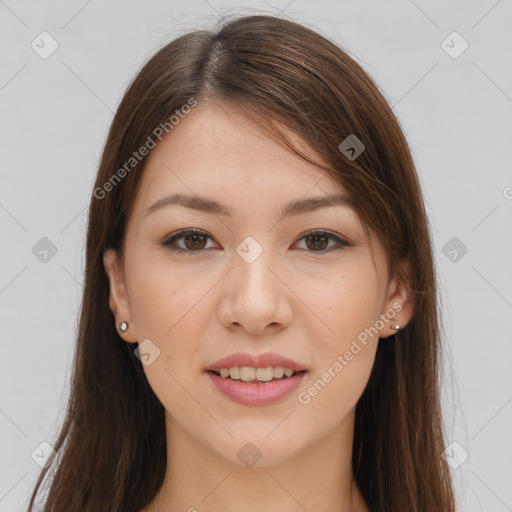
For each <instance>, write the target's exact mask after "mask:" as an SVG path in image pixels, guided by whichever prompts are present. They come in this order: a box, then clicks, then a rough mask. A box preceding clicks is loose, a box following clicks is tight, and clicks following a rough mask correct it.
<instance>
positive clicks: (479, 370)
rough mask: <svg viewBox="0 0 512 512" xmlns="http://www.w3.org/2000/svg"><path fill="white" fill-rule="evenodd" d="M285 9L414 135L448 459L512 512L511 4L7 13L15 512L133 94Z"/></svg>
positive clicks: (8, 353)
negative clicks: (141, 75) (120, 121)
mask: <svg viewBox="0 0 512 512" xmlns="http://www.w3.org/2000/svg"><path fill="white" fill-rule="evenodd" d="M281 11H283V12H286V14H288V15H289V16H291V17H293V19H295V20H297V21H299V22H305V23H308V24H310V25H311V26H313V27H315V28H316V29H317V30H318V31H320V32H321V33H323V34H324V35H327V36H329V37H331V38H333V39H334V40H335V41H337V42H338V43H339V44H341V45H342V46H343V47H344V48H345V49H346V50H347V51H349V52H350V54H351V55H352V56H354V57H355V58H356V60H357V61H358V62H359V63H360V64H361V65H362V66H363V67H364V68H365V69H366V70H367V71H368V72H369V73H370V74H371V76H372V77H373V78H374V79H375V80H376V81H377V83H378V84H379V85H380V87H381V88H382V89H383V91H384V92H385V94H386V96H387V98H388V99H389V101H390V103H391V104H392V105H393V107H394V110H395V112H396V114H397V116H398V118H399V120H400V122H401V124H402V126H403V128H404V130H405V132H406V134H407V137H408V139H409V141H410V143H411V148H412V150H413V153H414V158H415V161H416V163H417V166H418V170H419V172H420V175H421V180H422V185H423V188H424V194H425V198H426V202H427V206H428V212H429V217H430V222H431V226H432V232H433V237H434V244H435V253H436V260H437V264H438V269H439V284H440V287H441V301H442V308H443V316H444V322H445V323H444V325H445V334H446V339H447V342H448V343H447V359H446V367H445V387H444V391H443V401H444V403H445V404H446V405H445V415H446V422H447V426H448V440H449V442H453V441H455V442H457V443H458V444H457V445H452V446H451V447H450V448H449V457H450V460H451V461H452V463H453V464H454V465H459V464H460V462H461V461H462V459H463V458H464V455H465V453H466V451H467V453H468V454H469V457H468V458H467V460H465V461H464V462H463V463H462V464H460V465H459V467H458V468H456V469H454V470H453V474H454V476H455V479H456V484H457V492H458V497H459V500H460V508H461V510H464V511H480V510H482V511H496V512H501V511H506V510H512V486H511V485H510V484H511V482H512V443H511V442H510V433H511V432H512V428H511V424H512V403H511V402H512V372H511V360H512V357H511V356H512V339H511V334H510V333H511V332H512V329H511V327H512V314H511V313H512V266H511V261H512V258H511V256H512V240H511V236H510V235H511V233H512V231H511V229H510V228H511V216H512V172H511V166H510V161H511V153H512V149H511V141H512V123H511V120H512V119H511V114H512V99H511V97H512V62H511V60H510V55H511V46H512V31H511V30H510V28H511V27H512V23H511V22H512V2H511V0H500V1H495V0H489V1H487V0H485V1H472V2H467V1H459V2H456V1H452V2H449V3H447V2H441V1H435V2H433V1H431V2H427V1H426V0H424V1H420V0H416V1H412V0H402V1H398V0H396V1H392V2H377V1H374V2H369V1H341V2H334V1H333V0H316V1H315V2H306V1H304V0H295V1H291V2H289V0H287V1H286V2H280V1H278V0H274V2H273V3H272V5H271V4H268V3H266V4H264V3H258V2H237V3H232V2H229V1H217V0H209V1H206V0H187V1H179V2H164V1H153V2H142V1H139V2H137V1H124V2H121V1H112V0H109V1H102V2H100V1H98V0H89V1H84V0H73V1H68V2H53V3H51V2H36V1H24V0H19V1H18V0H6V1H0V38H1V46H0V48H1V50H0V70H1V75H0V108H1V114H0V115H1V117H0V119H1V127H0V130H1V132H0V139H1V156H0V162H1V179H2V186H1V188H0V226H1V241H2V243H1V246H0V256H1V262H2V263H1V265H0V314H1V322H0V329H1V337H0V339H1V343H2V350H1V358H0V365H1V366H0V383H1V386H0V390H1V395H0V449H1V458H0V461H1V462H0V464H1V467H0V512H7V511H9V512H13V511H21V510H24V507H25V506H26V502H27V497H28V496H29V492H30V491H31V489H32V486H33V484H34V482H35V480H36V477H37V475H38V470H39V466H37V464H36V462H35V461H34V460H33V459H32V457H31V454H32V453H33V451H34V450H36V453H38V452H37V449H39V450H41V448H38V446H39V444H40V443H41V442H42V441H45V440H47V441H50V442H51V441H52V439H53V436H54V433H55V431H56V428H57V424H58V422H59V421H60V420H62V418H63V408H64V405H65V402H66V399H67V396H68V392H69V389H68V386H67V382H68V379H69V376H70V365H71V359H72V355H73V349H74V332H75V327H76V318H77V312H78V306H79V303H80V299H81V292H82V285H81V282H82V278H83V267H84V237H85V226H86V217H87V205H88V201H89V197H90V194H91V192H92V185H93V178H94V175H95V172H96V168H97V165H98V160H99V156H100V151H101V148H102V144H103V141H104V138H105V136H106V133H107V130H108V127H109V123H110V121H111V118H112V115H113V111H114V110H115V108H116V106H117V104H118V102H119V100H120V98H121V96H122V94H123V92H124V90H125V88H126V86H127V84H128V82H129V80H130V79H131V78H132V77H133V75H134V73H135V72H136V70H137V69H138V68H139V66H140V65H141V64H142V63H143V62H144V61H145V60H146V59H147V58H148V57H149V56H150V55H151V54H152V53H153V52H154V51H155V50H156V49H157V48H159V47H160V46H161V45H163V44H164V43H166V42H167V41H168V40H170V39H171V38H173V37H175V36H177V35H180V34H181V33H183V32H185V31H188V30H190V29H193V28H196V27H200V26H205V25H209V24H212V23H214V22H215V21H216V20H217V19H218V17H219V14H223V13H240V14H250V13H260V12H266V13H273V14H279V12H281ZM43 31H47V32H48V33H49V34H51V36H52V37H53V38H54V39H55V40H56V41H57V43H58V48H57V50H56V51H55V52H54V53H53V54H52V55H50V56H49V57H48V58H46V59H43V58H42V57H41V56H40V54H38V53H36V51H34V50H33V49H32V47H31V43H32V41H35V43H34V44H38V45H39V47H42V46H43V44H44V48H45V49H46V50H48V49H49V48H50V40H49V39H45V40H44V43H41V38H42V37H39V34H40V33H41V32H43ZM453 31H457V32H458V33H459V34H460V35H461V36H462V37H463V38H464V40H466V41H467V42H468V44H469V47H468V48H467V50H466V51H464V52H463V53H462V54H461V55H459V56H457V58H453V56H450V55H449V54H448V53H447V51H445V49H447V48H446V45H449V46H451V47H452V48H451V49H449V51H451V52H452V54H453V53H454V52H456V53H458V52H459V51H460V49H462V46H461V44H462V41H461V40H457V39H453V36H451V38H448V40H447V42H446V43H445V44H444V45H443V44H442V42H443V40H445V39H446V38H447V36H448V35H449V34H451V33H452V32H453ZM44 37H47V36H44ZM452 41H453V42H452ZM39 51H42V48H39ZM43 237H47V238H48V239H49V240H51V242H52V243H53V244H54V245H55V246H56V248H57V252H56V254H54V255H52V253H51V252H49V253H48V255H47V256H46V259H47V261H46V262H44V261H41V259H40V258H42V257H43V256H44V253H38V250H41V248H40V247H39V246H36V249H34V251H33V247H34V246H35V245H36V244H37V243H38V242H39V241H40V239H41V238H43ZM453 237H456V238H455V239H453ZM39 243H41V244H44V243H47V242H39ZM447 244H448V245H447ZM464 247H466V248H467V252H466V253H465V254H464ZM454 251H455V252H454ZM34 252H35V253H36V254H34ZM36 458H37V457H36ZM77 463H78V464H79V461H77Z"/></svg>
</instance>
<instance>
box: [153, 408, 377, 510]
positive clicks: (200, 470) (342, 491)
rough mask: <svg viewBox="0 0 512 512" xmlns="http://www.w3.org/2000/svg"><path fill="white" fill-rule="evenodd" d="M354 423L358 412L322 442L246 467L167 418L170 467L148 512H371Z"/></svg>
mask: <svg viewBox="0 0 512 512" xmlns="http://www.w3.org/2000/svg"><path fill="white" fill-rule="evenodd" d="M353 425H354V411H352V412H351V413H349V414H348V415H347V416H346V417H345V418H344V420H343V422H342V424H341V425H340V426H339V429H337V430H336V431H335V432H333V433H330V434H329V435H328V436H326V437H325V438H323V439H322V441H321V442H319V443H316V444H315V445H311V446H306V447H304V448H303V449H302V450H300V451H298V452H294V453H293V455H292V456H290V457H287V458H283V457H281V460H279V459H278V462H277V463H272V464H268V463H267V464H264V463H263V461H264V460H265V458H264V457H262V458H261V460H260V461H259V462H257V463H256V464H255V465H254V466H252V467H245V466H244V465H243V464H241V463H237V462H236V461H235V462H234V461H232V460H228V459H227V458H224V457H223V456H221V455H219V453H218V452H213V451H211V450H210V449H209V448H208V447H206V446H205V445H203V444H200V443H198V442H197V441H196V440H195V439H194V438H192V437H191V436H190V435H189V434H188V433H187V432H186V431H184V430H183V429H182V428H181V427H180V425H178V424H176V423H175V422H174V421H173V420H172V418H170V417H168V416H166V432H167V471H166V475H165V479H164V482H163V485H162V487H161V489H160V491H159V493H158V495H157V497H156V498H155V500H154V501H153V502H152V503H151V504H150V506H149V507H148V508H147V509H145V510H144V512H175V511H189V512H196V511H197V512H214V511H219V510H244V512H260V511H261V510H280V511H282V512H304V510H315V512H367V511H368V508H367V506H366V504H365V502H364V499H363V497H362V495H361V493H360V491H359V489H358V488H357V485H356V484H355V482H354V480H353V476H352V469H351V457H352V442H353ZM233 444H236V443H233ZM245 444H246V443H245V442H241V443H240V447H242V446H244V445H245ZM293 448H294V447H293V445H290V450H293ZM234 451H235V452H238V450H237V449H235V450H234ZM273 462H274V461H273Z"/></svg>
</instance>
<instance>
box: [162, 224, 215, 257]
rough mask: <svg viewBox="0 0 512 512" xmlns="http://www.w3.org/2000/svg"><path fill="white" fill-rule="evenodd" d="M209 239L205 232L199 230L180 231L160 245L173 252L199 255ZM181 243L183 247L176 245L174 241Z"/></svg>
mask: <svg viewBox="0 0 512 512" xmlns="http://www.w3.org/2000/svg"><path fill="white" fill-rule="evenodd" d="M208 238H210V237H209V236H208V233H206V231H202V230H200V229H182V230H181V231H179V232H178V233H176V234H175V235H173V236H172V237H171V238H168V239H167V240H164V241H163V242H162V245H163V246H164V247H167V248H168V249H170V250H171V251H174V252H186V253H189V254H190V253H194V252H195V253H200V252H201V251H202V250H203V249H205V241H206V240H207V239H208ZM177 240H180V241H183V243H184V244H185V247H182V246H179V245H177V244H176V241H177Z"/></svg>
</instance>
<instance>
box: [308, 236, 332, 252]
mask: <svg viewBox="0 0 512 512" xmlns="http://www.w3.org/2000/svg"><path fill="white" fill-rule="evenodd" d="M305 240H306V241H307V242H306V245H307V246H308V248H309V249H313V250H320V251H323V250H325V248H326V247H327V246H328V245H329V237H328V236H325V235H309V236H307V237H305ZM309 244H311V245H309Z"/></svg>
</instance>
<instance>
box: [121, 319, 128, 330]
mask: <svg viewBox="0 0 512 512" xmlns="http://www.w3.org/2000/svg"><path fill="white" fill-rule="evenodd" d="M126 329H128V322H124V321H123V322H121V323H120V324H119V330H120V331H121V332H126Z"/></svg>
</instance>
